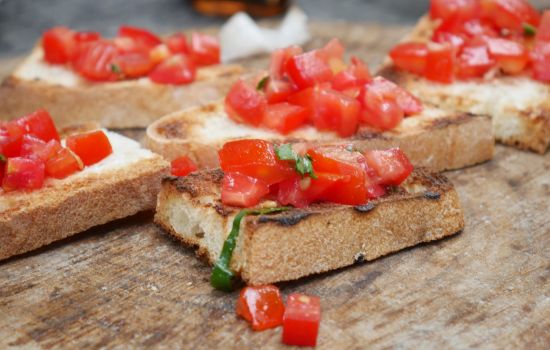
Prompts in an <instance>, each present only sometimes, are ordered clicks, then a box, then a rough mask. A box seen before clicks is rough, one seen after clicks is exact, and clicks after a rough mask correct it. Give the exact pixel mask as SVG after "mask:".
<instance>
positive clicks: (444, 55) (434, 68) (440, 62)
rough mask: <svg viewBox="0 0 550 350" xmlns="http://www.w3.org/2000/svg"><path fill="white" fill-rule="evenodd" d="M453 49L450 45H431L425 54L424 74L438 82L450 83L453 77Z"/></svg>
mask: <svg viewBox="0 0 550 350" xmlns="http://www.w3.org/2000/svg"><path fill="white" fill-rule="evenodd" d="M454 51H455V49H454V48H453V47H452V46H451V45H438V46H434V47H431V48H430V49H429V50H428V55H427V56H426V71H425V72H424V76H425V77H426V78H427V79H429V80H433V81H436V82H440V83H452V82H453V77H454V61H455V54H454Z"/></svg>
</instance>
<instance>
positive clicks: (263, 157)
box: [218, 139, 296, 186]
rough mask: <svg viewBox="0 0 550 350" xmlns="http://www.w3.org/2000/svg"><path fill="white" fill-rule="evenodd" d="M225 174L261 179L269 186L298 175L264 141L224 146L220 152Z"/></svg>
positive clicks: (240, 141)
mask: <svg viewBox="0 0 550 350" xmlns="http://www.w3.org/2000/svg"><path fill="white" fill-rule="evenodd" d="M218 157H219V160H220V167H221V168H222V170H223V171H224V172H239V173H241V174H244V175H247V176H251V177H254V178H257V179H260V180H261V181H263V182H264V183H266V184H267V185H268V186H269V185H273V184H275V183H278V182H281V181H283V180H285V179H288V178H291V177H293V176H295V175H296V171H295V170H294V168H293V166H292V165H291V164H290V163H289V162H287V161H282V160H280V159H279V158H278V157H277V155H276V154H275V149H274V147H273V145H272V144H271V143H269V142H267V141H264V140H255V139H247V140H237V141H230V142H227V143H226V144H224V145H223V147H222V148H221V149H220V150H219V151H218Z"/></svg>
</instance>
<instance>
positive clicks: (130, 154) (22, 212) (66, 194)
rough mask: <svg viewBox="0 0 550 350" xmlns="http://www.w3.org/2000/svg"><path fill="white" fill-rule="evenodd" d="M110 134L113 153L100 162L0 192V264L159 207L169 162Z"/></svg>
mask: <svg viewBox="0 0 550 350" xmlns="http://www.w3.org/2000/svg"><path fill="white" fill-rule="evenodd" d="M88 130H89V129H88ZM71 131H79V132H81V131H84V130H83V129H82V128H72V129H71ZM106 134H107V136H108V137H109V140H110V142H111V145H112V148H113V153H112V154H111V155H110V156H108V157H107V158H105V159H104V160H102V161H101V162H99V163H97V164H95V165H92V166H89V167H86V168H85V169H84V170H83V171H81V172H79V173H76V174H73V175H71V176H69V177H67V178H65V179H63V180H56V179H53V178H48V179H47V180H46V182H45V183H44V187H42V188H41V189H38V190H34V191H31V192H24V191H16V192H7V193H5V192H2V191H1V190H0V233H1V234H0V260H2V259H5V258H8V257H10V256H13V255H17V254H21V253H25V252H28V251H30V250H33V249H36V248H39V247H41V246H44V245H47V244H49V243H51V242H54V241H57V240H60V239H63V238H65V237H68V236H71V235H73V234H75V233H78V232H81V231H84V230H87V229H88V228H91V227H93V226H97V225H101V224H104V223H107V222H109V221H112V220H115V219H120V218H124V217H127V216H130V215H133V214H135V213H137V212H140V211H143V210H150V209H153V208H154V207H155V203H156V197H157V194H158V191H159V189H160V182H161V178H162V177H163V176H164V175H166V174H167V172H168V164H167V163H166V162H165V161H164V160H163V159H162V158H161V157H160V156H158V155H155V154H154V153H152V152H150V151H148V150H145V149H143V148H141V147H140V146H139V144H138V143H137V142H135V141H133V140H131V139H128V138H126V137H124V136H122V135H119V134H116V133H112V132H107V131H106Z"/></svg>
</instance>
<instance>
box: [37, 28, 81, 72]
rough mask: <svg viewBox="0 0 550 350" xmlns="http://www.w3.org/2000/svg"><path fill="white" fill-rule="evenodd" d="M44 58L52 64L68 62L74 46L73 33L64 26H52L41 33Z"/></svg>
mask: <svg viewBox="0 0 550 350" xmlns="http://www.w3.org/2000/svg"><path fill="white" fill-rule="evenodd" d="M42 48H43V49H44V60H45V61H46V62H48V63H52V64H64V63H68V62H69V61H70V60H71V58H72V57H73V54H74V50H75V48H76V41H75V33H74V32H73V31H72V30H70V29H69V28H66V27H54V28H52V29H49V30H47V31H46V32H44V34H43V35H42Z"/></svg>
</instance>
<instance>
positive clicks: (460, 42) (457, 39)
mask: <svg viewBox="0 0 550 350" xmlns="http://www.w3.org/2000/svg"><path fill="white" fill-rule="evenodd" d="M432 40H433V41H434V42H436V43H439V44H449V45H451V46H452V47H454V48H455V49H456V50H460V49H461V48H462V46H464V43H465V42H466V40H467V38H466V35H464V34H460V33H449V32H439V31H436V32H435V33H434V35H433V37H432ZM426 54H427V51H426ZM424 66H425V63H424ZM417 74H422V73H417Z"/></svg>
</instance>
